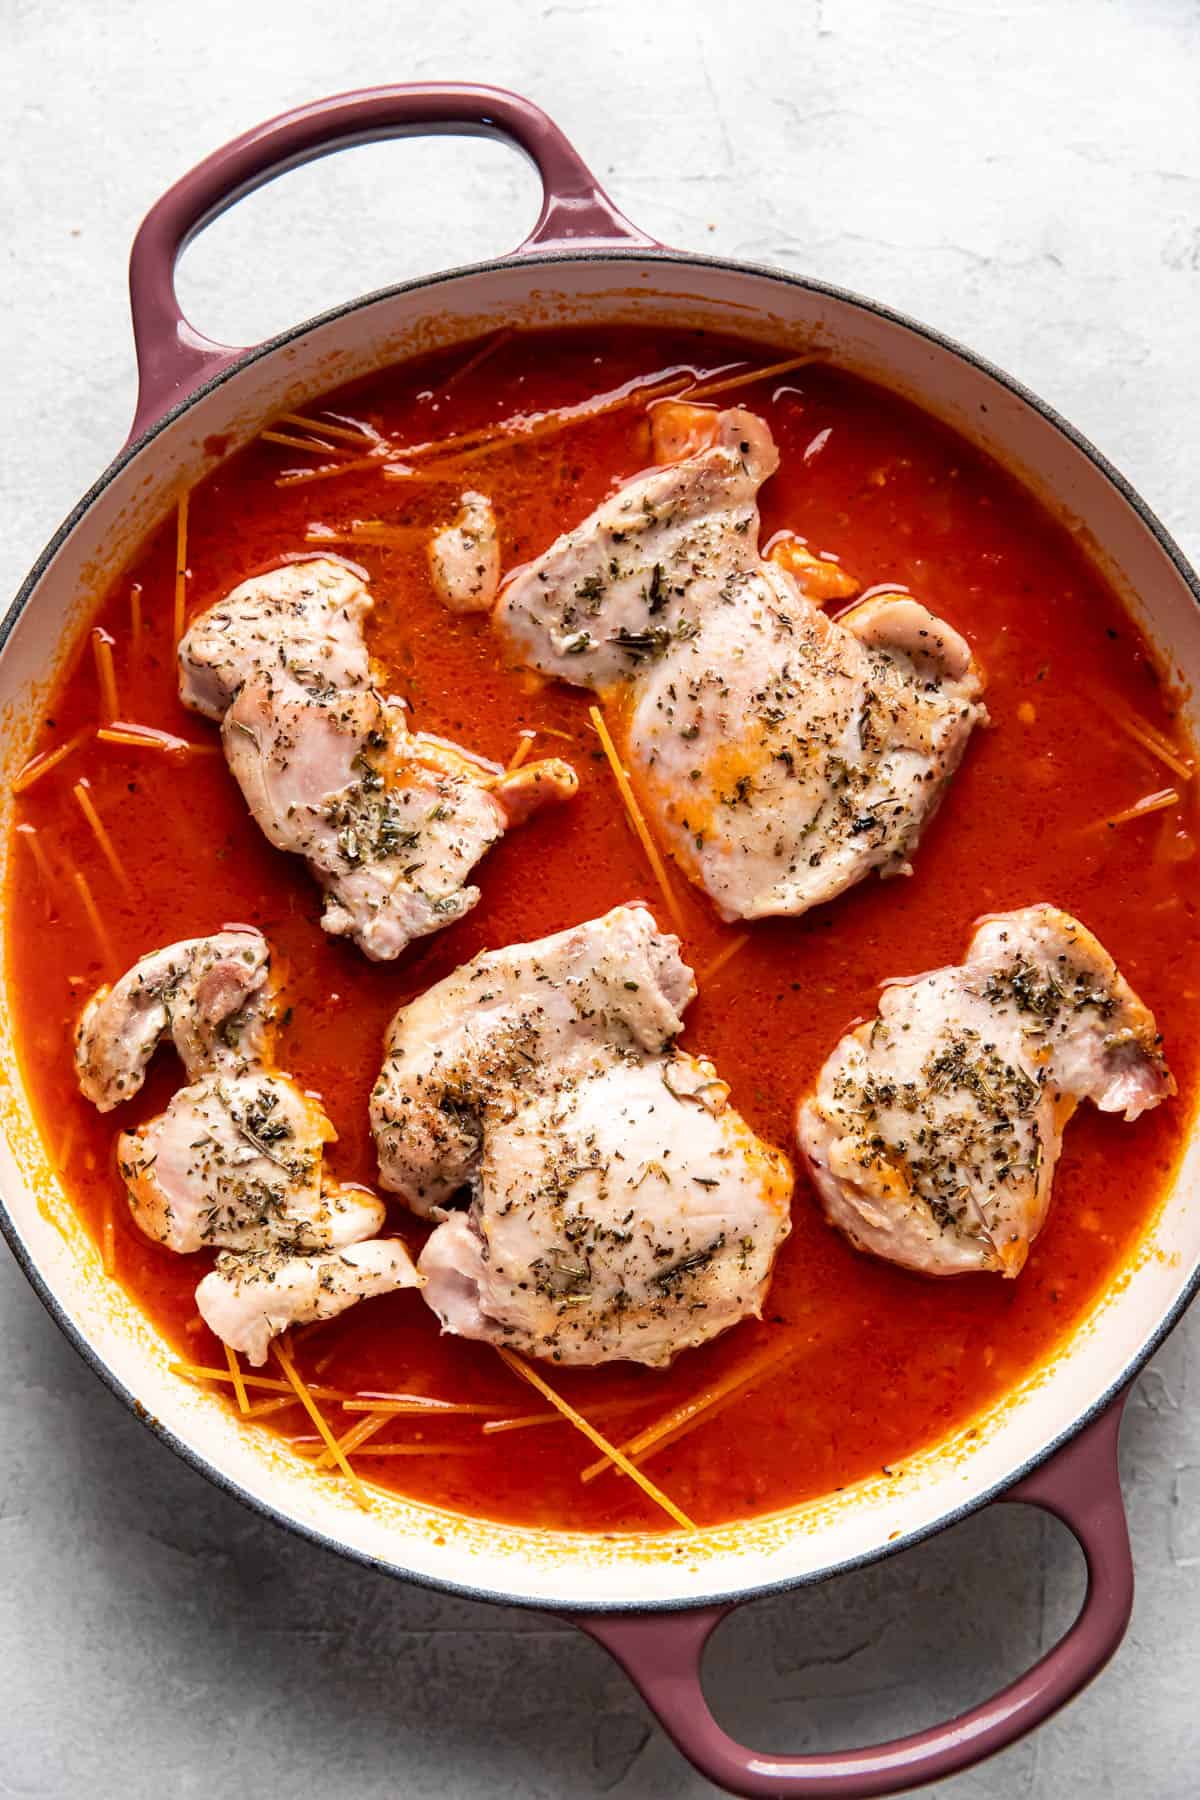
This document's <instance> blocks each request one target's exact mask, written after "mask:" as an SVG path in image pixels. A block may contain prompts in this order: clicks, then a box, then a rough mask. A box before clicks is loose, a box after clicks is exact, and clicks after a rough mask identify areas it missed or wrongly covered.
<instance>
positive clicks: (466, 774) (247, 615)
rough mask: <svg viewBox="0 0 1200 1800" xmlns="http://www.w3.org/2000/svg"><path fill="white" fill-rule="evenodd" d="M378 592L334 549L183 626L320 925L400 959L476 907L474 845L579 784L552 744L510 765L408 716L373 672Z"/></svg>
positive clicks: (183, 666) (268, 823)
mask: <svg viewBox="0 0 1200 1800" xmlns="http://www.w3.org/2000/svg"><path fill="white" fill-rule="evenodd" d="M371 604H372V602H371V598H370V595H369V594H368V592H367V588H366V585H365V583H364V582H363V580H362V579H361V577H360V576H359V575H358V573H357V572H356V571H354V570H352V569H350V568H348V567H347V566H346V565H343V564H341V563H338V562H335V561H333V560H331V559H329V558H324V557H322V558H316V559H314V560H312V561H309V562H300V563H286V564H284V565H283V566H282V567H280V568H277V569H273V570H271V571H270V572H269V573H268V574H266V575H263V576H259V577H256V578H255V579H253V580H251V581H247V582H244V583H243V584H242V586H241V587H239V588H236V589H235V590H234V592H233V593H232V594H230V595H229V596H228V598H227V599H225V600H222V601H219V602H218V603H217V604H216V605H215V606H213V607H210V608H209V610H208V611H207V612H206V613H203V614H202V615H201V616H200V617H199V618H198V619H196V620H195V621H194V622H193V624H192V625H191V627H190V628H189V630H188V632H187V634H186V635H185V637H184V639H183V641H182V642H181V644H180V647H179V669H180V694H181V697H182V698H183V700H184V703H185V704H186V705H189V706H192V707H194V708H195V709H196V710H197V711H199V712H203V713H204V714H205V716H206V717H208V718H217V719H220V721H221V738H222V743H223V745H224V749H225V757H226V761H227V762H228V764H229V768H230V771H231V772H232V774H233V776H234V778H235V780H236V781H237V783H238V785H239V787H240V788H241V790H242V793H243V795H244V796H245V799H246V803H247V805H248V806H249V808H250V811H251V812H252V814H253V815H254V818H255V819H256V821H257V823H258V825H259V826H260V828H261V829H262V831H263V832H264V833H265V834H266V836H267V838H268V839H269V840H270V842H271V843H272V844H274V845H275V847H276V848H277V849H280V850H286V851H290V852H292V853H294V854H296V855H300V856H303V857H304V858H305V859H306V860H307V862H308V864H309V867H310V869H311V871H312V873H313V874H314V875H315V876H316V878H317V880H318V881H319V882H320V883H321V886H322V887H323V888H324V890H325V908H324V915H323V917H322V921H321V923H322V925H323V927H324V929H325V930H326V931H328V932H330V933H331V934H332V935H333V936H336V937H349V938H351V939H352V940H353V941H354V942H355V943H356V944H358V946H359V947H360V949H362V950H363V951H364V952H365V953H366V955H367V956H369V957H371V958H372V959H373V960H376V961H390V960H392V959H393V958H394V957H397V956H399V955H400V954H401V953H402V952H403V951H404V950H405V949H406V948H407V946H408V945H409V944H410V943H411V942H413V940H414V939H416V938H418V937H423V936H425V935H427V934H428V933H430V932H434V931H440V930H441V929H442V928H443V927H444V926H446V925H451V924H453V923H454V921H455V920H456V919H459V918H461V917H462V915H463V914H464V913H465V912H468V911H469V910H470V909H471V907H473V906H474V905H475V904H476V903H477V901H478V899H479V889H478V887H476V886H474V885H472V884H471V882H470V876H471V873H472V871H473V869H474V868H475V865H476V864H477V863H478V862H479V860H480V858H481V857H483V856H484V855H485V854H486V852H487V851H488V850H489V849H490V848H491V846H492V845H493V844H495V843H496V842H497V841H498V840H499V839H500V838H501V837H502V836H503V835H504V833H505V831H506V830H508V829H509V827H510V826H511V825H514V824H520V823H522V822H523V821H524V820H525V819H527V818H529V817H530V816H531V815H532V814H533V813H534V812H535V811H537V810H538V809H539V808H540V807H541V806H542V805H545V804H549V803H552V802H555V801H559V800H563V799H569V798H570V797H571V796H572V795H573V794H574V793H575V791H576V788H577V785H578V784H577V781H576V778H575V774H574V771H573V770H572V769H571V768H570V766H569V765H568V764H566V763H564V762H561V761H559V760H558V759H557V758H549V759H547V760H545V761H542V762H538V763H533V764H526V765H525V767H523V768H521V769H519V770H516V771H513V772H511V773H509V772H506V771H505V770H504V769H503V768H501V767H500V765H499V764H496V763H491V762H488V761H487V760H486V759H484V758H481V757H478V756H474V755H473V754H471V753H470V752H469V751H466V750H463V749H461V748H460V747H459V746H458V745H456V744H450V743H447V742H446V741H445V740H443V739H440V738H436V737H433V736H430V735H429V734H427V733H423V732H412V731H410V730H409V728H408V725H407V721H406V717H405V709H404V706H403V705H402V703H401V702H399V701H398V700H394V699H387V698H385V697H383V696H382V695H381V694H380V693H379V692H378V690H377V688H376V686H375V685H374V678H375V673H376V672H375V671H374V670H373V669H372V666H371V662H370V658H369V656H368V654H367V649H366V643H365V639H364V637H363V627H364V623H365V620H366V617H367V615H368V613H369V612H370V609H371Z"/></svg>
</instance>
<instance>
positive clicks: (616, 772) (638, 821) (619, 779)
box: [588, 706, 683, 931]
mask: <svg viewBox="0 0 1200 1800" xmlns="http://www.w3.org/2000/svg"><path fill="white" fill-rule="evenodd" d="M588 717H589V718H590V719H591V721H592V724H593V725H594V726H595V728H596V732H597V735H598V736H599V739H600V742H601V744H602V745H603V746H604V754H605V756H606V757H607V758H608V762H609V767H610V768H611V769H612V772H613V778H614V780H615V781H616V784H617V788H618V790H619V791H620V795H621V798H622V800H623V801H624V802H625V810H626V812H627V813H628V814H629V820H630V823H631V824H632V826H633V829H634V830H635V831H636V832H637V835H638V838H639V840H640V842H641V846H642V849H643V850H644V851H645V852H646V860H647V862H648V863H649V864H650V867H651V869H652V870H653V871H654V877H655V880H656V881H657V882H658V885H659V887H660V888H661V889H662V891H663V898H664V900H665V901H666V903H667V911H668V912H669V913H670V915H671V917H672V919H673V920H674V922H675V928H676V930H678V931H682V929H683V914H682V912H681V911H680V908H679V902H678V900H677V899H676V898H675V890H674V888H673V887H672V886H671V884H670V882H669V881H668V880H667V871H666V869H665V868H664V866H663V860H662V857H661V856H660V855H659V853H658V845H657V844H656V843H655V842H654V839H653V838H652V837H651V835H650V828H649V826H648V825H647V824H646V821H645V818H644V817H643V815H642V809H641V807H640V806H639V805H638V803H637V796H636V795H635V793H634V791H633V787H632V785H631V783H630V780H629V777H628V775H627V774H626V773H625V770H624V768H623V767H622V765H621V759H620V757H619V756H618V755H617V752H616V746H615V745H614V744H613V741H612V738H611V737H610V736H609V732H608V726H607V725H606V724H605V723H604V714H603V713H602V712H601V711H600V708H599V707H598V706H589V707H588Z"/></svg>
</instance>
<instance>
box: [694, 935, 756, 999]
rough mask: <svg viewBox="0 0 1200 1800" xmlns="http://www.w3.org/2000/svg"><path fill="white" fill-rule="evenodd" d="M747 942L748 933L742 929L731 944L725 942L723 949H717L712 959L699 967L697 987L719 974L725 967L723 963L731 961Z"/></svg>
mask: <svg viewBox="0 0 1200 1800" xmlns="http://www.w3.org/2000/svg"><path fill="white" fill-rule="evenodd" d="M749 942H750V933H749V932H748V931H743V932H741V933H740V934H739V936H737V937H735V938H734V940H733V942H732V943H731V944H726V946H725V948H724V949H723V950H719V951H718V952H717V954H716V956H714V957H713V959H712V961H711V962H710V963H708V964H707V966H706V967H705V968H703V969H701V971H700V973H699V975H697V977H696V985H697V987H700V988H702V987H703V986H704V984H705V982H706V981H711V980H712V978H713V976H714V975H719V974H720V972H721V970H722V969H723V968H724V967H725V964H726V963H729V962H732V961H733V959H734V957H735V956H736V955H737V953H738V951H739V950H742V949H744V948H745V946H746V945H747V944H748V943H749Z"/></svg>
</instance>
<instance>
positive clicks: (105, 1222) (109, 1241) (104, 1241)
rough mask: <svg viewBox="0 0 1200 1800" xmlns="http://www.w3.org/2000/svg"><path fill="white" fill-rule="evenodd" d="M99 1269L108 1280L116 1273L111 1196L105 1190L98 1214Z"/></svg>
mask: <svg viewBox="0 0 1200 1800" xmlns="http://www.w3.org/2000/svg"><path fill="white" fill-rule="evenodd" d="M100 1267H101V1268H102V1269H103V1270H104V1273H105V1274H106V1275H107V1276H108V1277H109V1279H110V1280H111V1279H112V1277H113V1276H114V1275H115V1274H116V1272H117V1229H116V1221H115V1220H114V1218H113V1207H112V1195H111V1194H110V1193H109V1192H108V1191H107V1189H106V1190H105V1194H104V1205H103V1207H102V1209H101V1213H100Z"/></svg>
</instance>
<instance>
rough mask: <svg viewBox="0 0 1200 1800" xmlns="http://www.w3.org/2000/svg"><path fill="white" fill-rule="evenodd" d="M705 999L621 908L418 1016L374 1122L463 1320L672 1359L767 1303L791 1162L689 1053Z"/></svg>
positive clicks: (445, 988)
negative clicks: (684, 1032) (688, 1039)
mask: <svg viewBox="0 0 1200 1800" xmlns="http://www.w3.org/2000/svg"><path fill="white" fill-rule="evenodd" d="M694 993H695V985H694V982H693V980H692V974H691V970H690V969H688V968H687V966H686V965H685V964H684V963H683V962H682V960H681V958H680V955H679V945H678V941H677V939H675V938H673V937H668V936H666V935H664V934H662V933H660V932H659V931H658V929H657V927H656V925H655V922H654V919H653V917H652V915H651V914H650V913H649V912H648V911H647V910H646V909H645V908H643V907H640V906H621V907H617V908H616V909H615V910H614V911H612V912H610V913H608V914H606V915H605V916H604V917H603V918H599V919H592V920H589V921H588V922H587V923H585V924H583V925H577V926H573V927H572V928H571V929H569V930H567V931H562V932H559V933H557V934H556V935H554V936H552V937H548V938H543V939H541V940H540V941H538V942H536V943H532V944H517V945H512V946H510V947H509V948H508V949H505V950H499V951H491V952H487V953H485V954H484V955H482V956H478V957H476V958H475V959H474V960H473V961H472V962H470V963H467V964H466V965H465V966H464V967H462V968H460V969H458V970H456V971H455V973H454V974H453V975H451V976H449V977H447V979H446V980H444V981H441V982H439V983H438V984H437V985H436V986H435V987H433V988H431V989H429V991H428V992H427V993H425V994H424V995H422V996H421V997H420V998H419V999H418V1000H415V1001H413V1002H412V1004H411V1005H409V1006H405V1007H402V1008H401V1010H400V1012H399V1013H398V1014H397V1015H396V1018H395V1020H394V1021H393V1023H392V1028H391V1032H390V1035H389V1038H388V1046H387V1058H386V1061H385V1063H384V1067H383V1071H382V1073H381V1075H380V1077H379V1080H378V1082H377V1084H376V1087H375V1090H374V1094H373V1096H372V1101H371V1119H372V1126H373V1129H374V1133H375V1142H376V1147H377V1149H378V1152H379V1162H380V1180H381V1183H382V1185H383V1186H384V1187H385V1188H389V1189H391V1190H393V1191H395V1192H397V1193H399V1194H400V1195H401V1196H402V1197H403V1198H404V1199H405V1201H406V1202H407V1203H408V1204H409V1205H410V1206H411V1207H412V1208H413V1210H414V1211H416V1212H419V1213H422V1214H424V1215H425V1216H428V1217H432V1218H435V1219H438V1220H440V1221H441V1223H440V1224H439V1225H438V1227H437V1229H436V1230H435V1231H434V1232H433V1234H432V1236H431V1237H430V1238H429V1240H428V1242H427V1244H426V1246H425V1249H424V1251H423V1253H422V1256H421V1259H420V1269H421V1273H422V1274H423V1275H424V1276H425V1278H426V1288H425V1298H426V1300H427V1301H428V1302H429V1304H430V1305H431V1306H432V1307H433V1309H434V1311H435V1312H437V1313H438V1314H439V1316H440V1317H441V1319H442V1323H443V1325H444V1327H445V1329H446V1330H448V1331H452V1332H455V1333H457V1334H459V1335H460V1336H464V1337H471V1338H482V1339H484V1340H486V1341H488V1342H492V1343H498V1344H504V1345H508V1346H510V1347H512V1348H514V1349H518V1350H524V1351H527V1352H528V1353H530V1354H532V1355H535V1356H544V1357H551V1358H553V1359H555V1360H556V1361H560V1362H573V1363H597V1362H605V1361H609V1360H613V1359H616V1358H629V1359H632V1360H634V1361H638V1362H643V1363H652V1364H654V1363H658V1364H661V1363H665V1362H668V1361H669V1360H670V1359H671V1358H672V1357H673V1356H674V1355H676V1354H677V1352H678V1351H680V1350H682V1349H685V1348H688V1347H689V1346H692V1345H695V1344H700V1343H703V1342H705V1341H706V1340H707V1339H708V1338H711V1337H714V1336H716V1335H717V1333H719V1332H721V1331H724V1330H726V1329H727V1328H728V1327H729V1326H730V1325H733V1324H735V1323H736V1322H737V1321H738V1320H739V1319H741V1318H745V1317H747V1316H750V1315H757V1314H758V1313H759V1311H760V1309H761V1306H762V1301H763V1297H764V1294H765V1292H766V1287H767V1283H768V1280H769V1277H770V1271H771V1264H772V1261H773V1259H774V1255H775V1252H776V1250H777V1249H778V1247H779V1245H780V1244H781V1243H782V1241H783V1239H784V1237H785V1236H786V1235H787V1231H788V1207H789V1201H790V1196H791V1171H790V1169H789V1167H788V1164H787V1162H786V1160H785V1158H784V1157H782V1156H781V1155H780V1154H779V1153H778V1152H777V1151H774V1150H771V1149H769V1148H768V1147H767V1146H766V1145H765V1144H763V1143H762V1142H760V1140H759V1139H758V1138H756V1137H755V1135H754V1133H753V1132H752V1131H751V1130H750V1128H749V1127H748V1126H747V1125H746V1123H745V1121H744V1120H743V1119H742V1118H741V1117H740V1116H739V1115H738V1114H737V1113H736V1112H735V1111H734V1109H733V1108H732V1107H731V1106H730V1105H729V1104H728V1088H727V1087H726V1085H725V1084H724V1082H722V1081H721V1080H720V1079H719V1078H718V1076H717V1073H716V1071H715V1069H714V1068H713V1066H712V1064H711V1063H709V1062H706V1061H704V1060H702V1059H699V1058H696V1057H693V1056H688V1055H685V1054H684V1053H683V1052H681V1051H678V1050H675V1049H674V1048H673V1047H672V1039H673V1038H674V1037H675V1036H676V1034H677V1033H678V1032H679V1031H680V1030H681V1029H682V1024H683V1020H682V1016H681V1015H682V1013H683V1010H684V1008H685V1007H686V1006H687V1004H688V1002H689V1001H690V1000H691V999H692V997H693V995H694ZM459 1200H462V1201H464V1202H465V1209H464V1210H453V1209H454V1206H455V1203H456V1201H459Z"/></svg>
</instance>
